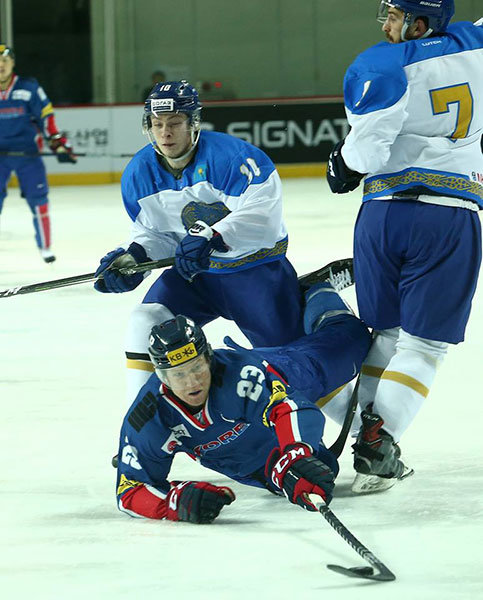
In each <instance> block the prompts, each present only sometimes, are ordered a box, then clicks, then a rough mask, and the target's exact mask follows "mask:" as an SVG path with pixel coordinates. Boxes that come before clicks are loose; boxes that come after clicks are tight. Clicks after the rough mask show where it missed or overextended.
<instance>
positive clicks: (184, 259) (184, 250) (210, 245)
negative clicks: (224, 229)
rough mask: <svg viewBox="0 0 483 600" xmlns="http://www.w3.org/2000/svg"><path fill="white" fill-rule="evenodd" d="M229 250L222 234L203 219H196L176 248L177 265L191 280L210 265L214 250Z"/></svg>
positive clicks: (179, 270) (186, 277)
mask: <svg viewBox="0 0 483 600" xmlns="http://www.w3.org/2000/svg"><path fill="white" fill-rule="evenodd" d="M214 251H216V252H228V246H227V245H226V244H225V242H224V241H223V238H222V237H221V235H220V234H219V233H218V232H216V231H215V230H214V229H212V228H211V227H210V226H209V225H207V224H206V223H204V222H203V221H196V223H195V224H194V225H192V226H191V227H190V229H189V230H188V234H187V235H186V236H185V237H184V238H183V239H182V240H181V242H180V243H179V244H178V247H177V248H176V255H175V267H176V269H177V270H178V273H179V274H180V275H181V277H183V278H184V279H187V280H188V281H191V280H192V279H193V277H194V276H195V275H196V274H197V273H200V272H201V271H207V270H208V267H209V266H210V254H211V253H212V252H214Z"/></svg>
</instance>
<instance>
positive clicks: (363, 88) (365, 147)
mask: <svg viewBox="0 0 483 600" xmlns="http://www.w3.org/2000/svg"><path fill="white" fill-rule="evenodd" d="M482 73H483V26H481V25H480V26H477V25H474V24H472V23H469V22H460V23H455V24H453V25H450V26H449V27H448V29H447V31H446V32H445V34H444V35H442V36H440V37H430V38H425V39H419V40H412V41H409V42H403V43H400V44H390V43H387V42H383V43H380V44H377V45H376V46H373V47H372V48H369V49H368V50H366V51H364V52H363V53H362V54H360V55H359V56H358V58H357V59H356V60H355V61H354V63H353V64H352V65H351V66H350V67H349V69H348V71H347V73H346V76H345V79H344V99H345V104H346V113H347V118H348V121H349V124H350V125H351V128H352V129H351V131H350V133H349V134H348V136H347V138H346V140H345V143H344V146H343V148H342V156H343V158H344V161H345V162H346V164H347V166H348V167H349V168H350V169H352V170H354V171H357V172H359V173H364V174H367V175H366V177H365V180H364V196H363V201H367V200H371V199H390V198H391V196H392V194H395V193H398V192H404V191H407V190H412V191H413V190H416V191H417V193H419V194H421V195H420V196H419V200H420V201H425V202H431V203H435V204H443V205H450V206H461V207H464V208H469V209H472V210H478V209H480V208H482V207H483V155H482V152H481V146H480V140H481V137H482V133H483V77H482ZM425 193H426V194H427V195H425Z"/></svg>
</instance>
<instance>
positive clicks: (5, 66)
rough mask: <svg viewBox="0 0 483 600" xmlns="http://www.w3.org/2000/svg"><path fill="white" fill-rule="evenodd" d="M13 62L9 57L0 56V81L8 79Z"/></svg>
mask: <svg viewBox="0 0 483 600" xmlns="http://www.w3.org/2000/svg"><path fill="white" fill-rule="evenodd" d="M14 65H15V61H14V60H13V58H12V57H11V56H0V81H6V80H7V79H10V76H11V75H12V72H13V67H14Z"/></svg>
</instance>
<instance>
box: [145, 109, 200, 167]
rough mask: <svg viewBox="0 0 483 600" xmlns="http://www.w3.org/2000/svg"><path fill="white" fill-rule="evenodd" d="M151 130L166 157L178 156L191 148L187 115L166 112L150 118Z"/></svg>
mask: <svg viewBox="0 0 483 600" xmlns="http://www.w3.org/2000/svg"><path fill="white" fill-rule="evenodd" d="M151 131H152V133H153V136H154V139H155V140H156V143H157V145H158V147H159V148H160V150H161V152H162V153H163V154H164V156H166V158H168V159H169V158H178V157H180V156H183V154H186V152H188V150H189V149H190V148H191V145H192V141H191V128H190V125H189V122H188V115H185V114H182V113H166V114H165V115H159V116H158V117H155V116H154V115H153V116H152V118H151Z"/></svg>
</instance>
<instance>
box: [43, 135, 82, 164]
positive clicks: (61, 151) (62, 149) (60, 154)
mask: <svg viewBox="0 0 483 600" xmlns="http://www.w3.org/2000/svg"><path fill="white" fill-rule="evenodd" d="M47 142H48V144H49V148H50V150H51V151H52V152H53V153H54V154H55V158H56V159H57V160H58V162H60V163H67V162H69V163H76V162H77V158H76V157H75V155H74V151H73V150H72V146H71V145H70V144H69V142H68V141H67V138H66V137H65V136H64V135H60V133H57V134H56V135H52V136H51V137H49V139H48V140H47Z"/></svg>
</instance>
